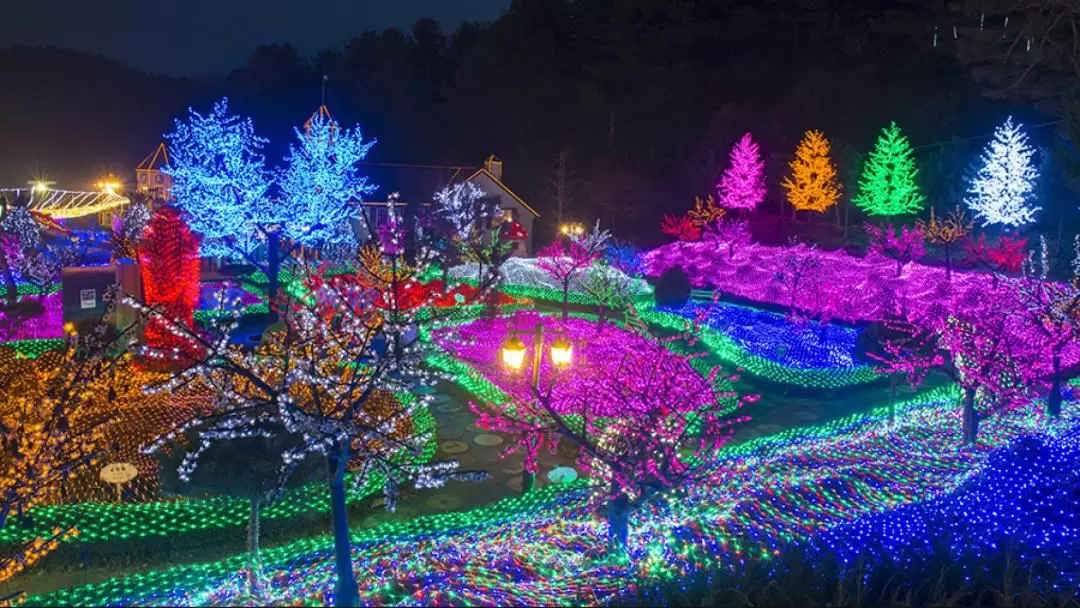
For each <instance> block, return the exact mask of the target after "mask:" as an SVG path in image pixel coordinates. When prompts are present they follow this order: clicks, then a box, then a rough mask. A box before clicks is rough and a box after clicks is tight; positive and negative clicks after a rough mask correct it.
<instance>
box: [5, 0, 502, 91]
mask: <svg viewBox="0 0 1080 608" xmlns="http://www.w3.org/2000/svg"><path fill="white" fill-rule="evenodd" d="M509 6H510V0H0V24H3V26H2V27H0V45H6V44H13V43H15V44H48V45H53V46H59V47H63V48H74V49H77V50H81V51H89V52H93V53H100V54H102V55H105V56H108V57H112V58H114V59H119V60H120V61H123V62H124V63H127V64H129V65H133V66H135V67H138V68H142V69H144V70H147V71H151V72H160V73H165V74H171V75H182V76H201V75H215V74H222V73H225V72H227V71H228V70H230V69H232V68H234V67H238V66H240V65H241V64H242V63H243V62H244V61H245V60H246V58H247V56H248V54H249V53H250V52H251V51H252V49H254V48H255V46H256V45H258V44H262V43H283V42H291V43H292V44H293V45H294V46H296V47H297V48H298V49H299V50H300V52H301V53H303V54H305V55H310V54H314V53H316V52H318V51H320V50H323V49H325V48H337V47H338V46H339V45H340V44H341V43H342V42H344V41H345V40H347V39H348V38H349V37H350V36H352V35H353V34H355V33H358V32H362V31H364V30H369V29H374V30H381V29H384V28H387V27H391V26H394V27H399V28H402V29H404V30H408V27H409V26H410V25H411V24H412V23H413V22H414V21H416V20H417V19H419V18H421V17H434V18H435V19H437V20H438V21H439V22H440V23H442V26H443V30H444V31H447V32H450V31H453V30H454V29H456V28H457V26H458V24H460V23H461V22H462V21H473V20H478V21H487V20H492V19H495V18H497V17H498V16H499V14H500V13H502V12H503V11H504V10H506V8H507V7H509Z"/></svg>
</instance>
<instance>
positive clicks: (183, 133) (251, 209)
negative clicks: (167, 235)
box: [164, 99, 284, 259]
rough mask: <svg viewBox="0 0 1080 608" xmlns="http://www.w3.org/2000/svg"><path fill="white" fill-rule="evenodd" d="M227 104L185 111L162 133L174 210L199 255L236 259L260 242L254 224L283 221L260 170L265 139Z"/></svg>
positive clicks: (268, 178)
mask: <svg viewBox="0 0 1080 608" xmlns="http://www.w3.org/2000/svg"><path fill="white" fill-rule="evenodd" d="M228 110H229V108H228V100H227V99H222V100H221V101H219V102H217V103H216V104H214V109H213V111H212V112H211V113H210V114H208V115H205V116H204V115H202V114H199V113H198V112H196V111H195V110H193V109H189V110H188V113H189V116H188V119H187V120H186V121H180V120H177V121H176V130H175V131H174V132H172V133H169V134H166V135H165V138H166V139H167V140H168V142H169V150H170V152H171V154H170V163H169V165H168V166H167V167H165V168H164V172H165V173H166V174H167V175H169V176H170V177H171V178H172V195H173V197H174V198H175V199H176V206H177V207H179V208H180V209H181V210H183V211H184V213H185V216H186V217H185V219H186V221H187V222H188V225H189V226H190V227H191V229H192V230H193V231H194V232H197V233H199V235H201V236H202V246H201V248H200V251H201V253H202V255H204V256H209V257H222V258H230V259H231V258H238V257H246V256H247V255H250V254H252V253H253V252H254V251H255V249H256V248H257V247H258V245H259V243H260V241H261V240H262V239H261V238H260V231H259V226H260V225H261V224H267V223H272V222H278V221H281V220H282V219H284V218H283V217H281V213H280V208H279V206H278V205H276V204H274V203H272V202H271V200H270V196H269V190H270V187H271V184H272V180H271V176H270V174H269V173H268V172H267V170H266V167H265V162H266V161H265V158H264V157H263V154H262V148H263V146H264V145H265V144H266V141H267V140H265V139H263V138H261V137H259V136H258V135H256V134H255V125H254V124H252V122H251V119H250V118H241V117H240V116H230V115H229V113H228Z"/></svg>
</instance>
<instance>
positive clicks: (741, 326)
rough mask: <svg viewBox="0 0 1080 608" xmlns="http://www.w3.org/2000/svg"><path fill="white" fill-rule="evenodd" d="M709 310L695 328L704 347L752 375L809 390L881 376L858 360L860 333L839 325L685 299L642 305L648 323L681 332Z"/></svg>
mask: <svg viewBox="0 0 1080 608" xmlns="http://www.w3.org/2000/svg"><path fill="white" fill-rule="evenodd" d="M699 312H707V313H708V316H707V317H706V318H705V320H704V324H703V326H702V327H701V328H700V330H699V331H697V332H696V334H695V335H696V336H697V337H698V338H699V339H700V340H701V343H702V344H704V345H705V347H706V348H708V350H709V351H710V352H711V353H712V354H713V355H715V356H716V357H717V358H719V359H720V360H721V361H723V362H724V363H726V364H728V365H732V366H737V367H740V368H742V369H744V370H746V371H747V372H749V373H750V374H752V375H755V376H759V377H762V378H765V379H768V380H771V381H775V382H780V383H783V384H796V385H799V386H803V387H807V388H839V387H843V386H849V385H853V384H862V383H866V382H872V381H874V380H876V379H877V378H879V377H880V376H879V375H878V374H877V373H875V372H874V370H873V368H872V367H871V366H869V365H867V364H865V363H862V362H860V361H857V360H856V356H855V342H856V339H857V337H858V331H857V330H854V329H851V328H847V327H841V326H837V325H825V326H817V325H816V324H810V325H808V326H798V325H795V324H793V323H791V322H790V321H789V320H788V319H786V318H785V317H784V316H783V315H778V314H775V313H770V312H764V311H760V310H755V309H753V308H748V307H744V306H735V305H731V304H715V305H704V304H696V303H692V302H691V303H688V304H687V305H686V306H685V307H683V308H682V309H679V310H671V309H664V308H659V309H655V310H651V309H641V310H640V311H639V315H640V316H641V318H642V320H644V321H646V322H647V323H650V324H653V325H656V326H658V327H662V328H665V329H669V330H675V331H682V330H683V328H684V327H686V325H687V323H688V321H689V320H690V319H693V318H694V317H695V315H697V314H698V313H699Z"/></svg>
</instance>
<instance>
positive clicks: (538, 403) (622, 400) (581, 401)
mask: <svg viewBox="0 0 1080 608" xmlns="http://www.w3.org/2000/svg"><path fill="white" fill-rule="evenodd" d="M536 324H543V325H544V326H545V327H546V328H547V332H546V333H557V332H565V334H566V335H568V336H569V339H570V341H571V343H572V344H574V352H573V355H572V362H571V363H570V365H569V367H568V368H561V369H560V368H558V367H557V366H555V365H554V364H553V363H552V362H551V361H550V360H549V359H548V358H547V357H546V356H545V355H544V354H543V351H541V354H542V356H543V357H544V358H542V359H540V360H539V362H538V365H539V373H538V375H537V378H538V380H537V381H536V382H535V383H534V381H533V377H532V375H531V374H529V373H522V371H516V372H515V371H512V370H508V369H507V368H505V367H504V366H503V365H502V364H501V362H500V360H499V352H500V350H499V345H501V344H502V342H503V339H504V338H505V337H506V335H507V332H509V331H514V332H517V333H519V334H520V333H521V332H527V331H528V329H530V328H532V327H534V326H535V325H536ZM627 327H631V328H634V330H633V331H628V330H623V329H619V328H617V327H614V326H612V325H608V326H606V327H604V328H603V329H600V328H598V327H597V326H596V325H595V324H593V323H589V322H587V321H585V320H582V319H571V320H570V321H569V322H568V323H565V324H562V323H559V322H557V321H556V320H555V319H553V318H551V317H544V316H541V315H538V314H537V313H533V312H530V313H518V314H516V315H514V316H513V317H511V318H509V319H498V320H494V319H492V320H488V319H482V320H480V321H476V322H474V323H472V324H469V325H466V326H461V327H457V328H446V329H443V330H440V331H438V332H436V333H435V334H434V337H435V340H436V341H437V342H438V343H439V344H440V345H442V346H443V347H444V348H447V349H448V350H450V351H451V352H452V353H453V354H454V355H455V356H456V357H458V358H460V359H462V360H465V361H468V362H469V363H471V364H472V365H475V366H476V367H477V368H479V369H481V370H483V372H484V373H485V375H487V376H488V377H489V378H491V379H492V382H493V383H495V384H496V385H498V386H499V387H500V388H502V390H504V391H505V392H506V394H507V395H508V396H509V403H496V404H491V405H487V404H485V405H484V406H482V407H481V406H475V405H474V406H472V407H473V411H474V412H476V413H477V415H478V416H479V420H478V423H479V424H480V425H481V426H482V427H483V428H486V429H491V430H497V431H500V432H505V433H510V434H512V435H515V439H514V444H513V445H512V446H510V447H509V448H508V449H507V450H506V451H505V452H504V455H506V454H510V453H515V452H523V453H524V467H523V468H524V471H525V473H524V476H525V478H524V479H523V484H522V487H523V488H527V487H528V484H529V483H530V481H531V475H532V474H533V473H535V472H536V470H537V468H538V463H537V457H538V454H539V452H540V450H541V449H544V448H545V447H546V448H547V449H549V450H554V449H555V446H556V444H557V443H558V442H560V441H569V442H571V443H572V444H573V445H575V446H577V447H578V449H579V450H580V460H579V466H581V467H582V468H583V469H584V470H586V471H588V472H589V473H590V474H591V475H592V476H593V477H594V478H595V479H597V480H599V481H601V482H602V486H601V488H602V489H601V490H600V491H599V492H598V493H597V494H596V496H597V498H599V499H601V500H604V501H605V502H606V503H607V511H608V520H609V524H610V525H609V540H610V543H611V546H612V548H613V549H615V550H617V551H621V550H622V549H623V548H624V547H625V545H626V540H627V532H628V525H629V517H630V515H631V513H632V512H633V511H634V510H635V509H636V508H637V507H639V506H640V505H642V504H644V503H646V502H648V501H649V500H650V499H652V498H654V497H655V496H656V495H657V494H658V493H660V492H664V491H665V490H669V489H671V488H675V487H678V486H680V485H682V484H684V483H687V482H689V481H691V480H693V479H702V478H705V477H707V476H709V475H710V474H712V473H714V472H715V455H716V452H717V450H719V449H720V447H721V446H723V445H724V443H725V442H726V441H727V440H728V439H729V438H730V435H731V431H732V427H733V425H735V424H737V423H739V422H742V421H744V420H745V419H746V418H745V417H740V416H737V415H736V412H737V410H738V409H739V408H740V407H742V406H743V405H744V404H745V403H749V402H752V401H753V400H755V399H756V397H755V396H741V395H739V394H737V393H736V392H735V391H734V390H733V388H732V387H733V382H735V380H737V377H736V376H734V375H729V374H725V373H724V372H723V370H722V369H720V368H719V367H713V368H710V367H709V366H708V365H705V364H704V362H703V361H701V360H700V359H699V355H683V354H678V353H676V352H674V351H673V350H671V348H669V346H670V344H669V342H670V341H675V340H684V339H685V340H687V342H688V343H689V344H690V345H691V346H693V344H694V336H693V332H692V326H691V322H690V321H687V331H686V332H684V333H683V334H681V335H676V336H675V337H673V338H666V339H661V338H657V337H656V336H654V335H652V334H650V333H648V331H647V329H646V327H645V324H644V323H643V322H642V321H641V319H640V318H639V317H637V316H636V314H634V313H633V311H632V310H631V313H630V315H629V321H628V322H627ZM526 349H527V353H526V357H525V361H526V362H527V363H531V362H532V361H533V360H534V359H533V358H532V355H534V354H535V351H533V349H532V348H530V347H529V346H527V347H526ZM523 367H524V368H528V367H529V365H524V366H523Z"/></svg>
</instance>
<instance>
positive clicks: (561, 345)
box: [551, 336, 574, 367]
mask: <svg viewBox="0 0 1080 608" xmlns="http://www.w3.org/2000/svg"><path fill="white" fill-rule="evenodd" d="M573 355H574V347H573V346H571V344H570V341H569V340H567V339H566V336H559V337H558V338H555V342H554V343H552V345H551V362H552V363H554V364H555V366H556V367H568V366H569V365H570V360H571V359H572V358H573Z"/></svg>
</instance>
